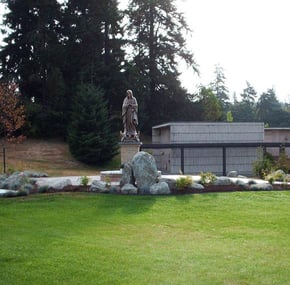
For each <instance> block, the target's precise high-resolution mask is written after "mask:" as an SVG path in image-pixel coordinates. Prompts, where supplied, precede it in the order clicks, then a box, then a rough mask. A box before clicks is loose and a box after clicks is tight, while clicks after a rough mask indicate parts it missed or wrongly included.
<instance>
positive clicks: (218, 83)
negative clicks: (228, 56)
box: [210, 64, 229, 113]
mask: <svg viewBox="0 0 290 285" xmlns="http://www.w3.org/2000/svg"><path fill="white" fill-rule="evenodd" d="M214 73H215V79H214V81H213V82H211V84H210V87H211V89H212V91H213V92H214V93H215V95H216V97H217V99H218V100H219V102H220V103H221V105H222V108H223V112H224V113H226V111H227V109H228V106H229V95H228V93H229V91H228V88H227V86H226V77H225V74H224V69H223V68H222V67H221V66H220V65H218V64H217V65H216V66H215V71H214Z"/></svg>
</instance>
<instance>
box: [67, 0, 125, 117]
mask: <svg viewBox="0 0 290 285" xmlns="http://www.w3.org/2000/svg"><path fill="white" fill-rule="evenodd" d="M121 20H122V17H121V13H120V11H119V10H118V1H116V0H89V1H88V0H69V1H68V2H67V5H66V9H65V11H64V19H63V22H62V33H63V37H64V42H63V43H64V46H65V47H66V54H65V58H64V61H65V72H64V74H65V81H66V82H67V84H68V86H69V92H70V93H71V92H74V88H75V86H76V85H78V84H80V83H90V84H94V85H95V86H99V87H101V88H102V89H103V90H104V92H105V98H106V99H107V100H108V105H109V107H110V110H118V111H119V109H120V106H121V104H122V96H120V89H121V88H122V86H123V78H122V73H121V72H120V69H121V64H123V61H124V51H122V44H123V42H122V33H123V31H122V27H121Z"/></svg>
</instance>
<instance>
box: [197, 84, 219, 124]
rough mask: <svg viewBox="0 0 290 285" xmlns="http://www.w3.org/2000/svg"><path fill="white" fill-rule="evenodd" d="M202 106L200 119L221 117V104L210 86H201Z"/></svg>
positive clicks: (213, 119)
mask: <svg viewBox="0 0 290 285" xmlns="http://www.w3.org/2000/svg"><path fill="white" fill-rule="evenodd" d="M199 97H200V103H201V106H202V110H203V111H202V121H211V122H215V121H220V120H221V119H222V114H223V113H222V106H221V104H220V102H219V100H218V99H217V97H216V95H215V94H214V93H213V91H212V90H211V89H210V88H206V87H202V88H201V91H200V95H199Z"/></svg>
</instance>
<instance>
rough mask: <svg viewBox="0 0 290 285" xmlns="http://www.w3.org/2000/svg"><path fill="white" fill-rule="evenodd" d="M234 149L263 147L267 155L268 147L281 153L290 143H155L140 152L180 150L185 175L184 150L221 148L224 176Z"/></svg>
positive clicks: (144, 145)
mask: <svg viewBox="0 0 290 285" xmlns="http://www.w3.org/2000/svg"><path fill="white" fill-rule="evenodd" d="M233 147H257V148H258V147H261V148H262V149H263V152H264V153H265V152H266V150H267V147H274V148H279V151H280V152H281V151H282V150H283V149H285V148H286V147H290V143H276V142H274V143H265V142H264V143H262V142H250V143H165V144H163V143H158V144H156V143H154V144H141V146H140V151H141V150H143V149H180V154H181V157H180V161H181V165H180V169H181V171H182V173H184V149H188V148H189V149H190V148H221V149H222V169H223V175H224V176H225V175H226V169H227V159H226V157H227V155H226V151H227V148H233Z"/></svg>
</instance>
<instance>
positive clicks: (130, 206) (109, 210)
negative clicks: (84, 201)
mask: <svg viewBox="0 0 290 285" xmlns="http://www.w3.org/2000/svg"><path fill="white" fill-rule="evenodd" d="M156 199H158V197H154V196H139V195H132V196H131V195H130V196H129V195H128V196H125V195H114V194H103V195H102V194H101V195H99V199H97V203H98V204H97V208H98V209H100V210H102V211H103V213H104V215H110V214H116V212H120V211H121V212H122V213H125V214H127V215H135V214H139V213H144V212H147V211H149V210H150V208H151V207H152V206H153V205H154V204H155V202H156Z"/></svg>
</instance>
